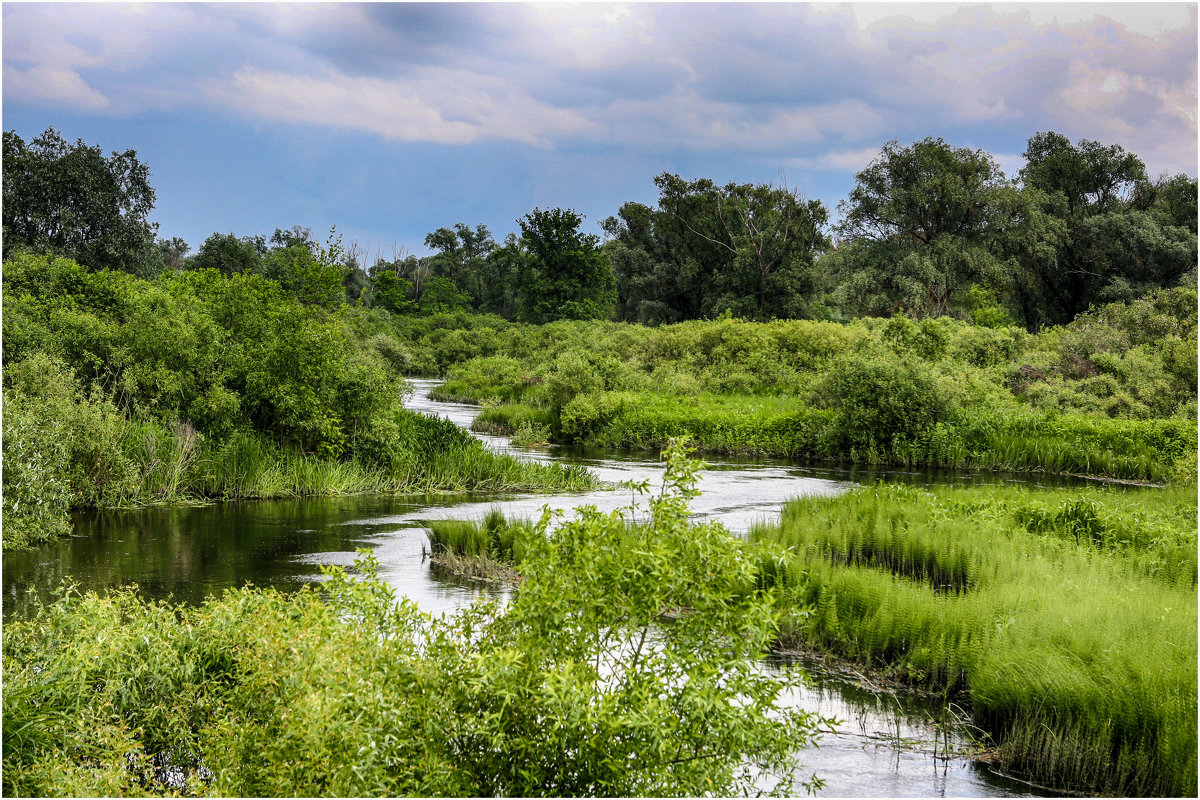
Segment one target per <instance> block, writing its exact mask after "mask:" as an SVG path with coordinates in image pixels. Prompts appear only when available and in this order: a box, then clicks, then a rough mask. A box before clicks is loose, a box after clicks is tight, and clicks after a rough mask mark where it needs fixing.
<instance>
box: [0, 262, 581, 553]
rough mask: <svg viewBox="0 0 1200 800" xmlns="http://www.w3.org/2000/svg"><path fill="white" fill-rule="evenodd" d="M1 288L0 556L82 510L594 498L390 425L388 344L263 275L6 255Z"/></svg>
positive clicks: (565, 476)
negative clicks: (365, 498)
mask: <svg viewBox="0 0 1200 800" xmlns="http://www.w3.org/2000/svg"><path fill="white" fill-rule="evenodd" d="M3 280H4V302H5V305H4V352H3V359H4V370H3V375H4V381H3V420H4V432H3V433H4V435H3V445H4V452H3V460H4V470H3V483H4V485H3V497H4V502H3V522H4V524H3V540H2V541H3V546H4V547H5V548H11V547H25V546H30V545H34V544H37V543H39V542H44V541H49V540H51V539H53V538H55V537H57V536H62V535H65V534H68V533H69V531H70V523H69V519H68V514H69V512H70V511H72V510H76V509H81V508H130V507H138V506H144V505H151V504H163V503H173V502H194V501H197V500H231V499H242V498H257V499H268V498H285V497H299V496H332V495H342V494H359V493H367V492H374V493H424V492H430V491H439V490H444V491H539V490H540V491H566V490H580V489H587V488H591V487H592V486H594V485H595V481H594V479H593V478H592V476H590V475H588V474H587V473H586V471H584V470H580V469H572V468H564V467H562V466H560V465H545V464H529V463H525V462H522V461H519V460H517V459H514V458H512V457H510V456H507V455H504V454H498V453H494V452H491V451H489V450H487V449H486V448H484V447H482V446H481V445H480V443H479V442H478V441H477V440H475V439H474V438H473V437H472V436H470V435H469V434H468V433H466V432H465V431H463V430H461V429H460V428H458V427H457V426H455V425H453V424H452V423H449V422H446V421H444V420H437V419H431V418H427V417H424V416H422V415H420V414H415V413H413V412H411V411H407V410H405V409H404V408H403V406H402V399H403V396H404V392H405V390H406V385H405V383H404V381H403V380H402V379H401V378H400V376H399V373H398V371H397V362H396V358H395V355H396V354H395V348H396V342H395V340H394V339H393V338H391V337H388V336H382V337H379V336H375V337H371V336H366V335H363V334H360V332H358V331H356V330H355V328H354V326H353V324H352V323H353V322H354V314H353V311H352V310H351V309H349V308H348V307H345V306H337V307H325V306H323V305H314V304H307V303H302V302H300V301H298V300H297V299H296V298H294V297H292V296H290V295H288V294H287V293H286V292H284V291H283V290H282V288H281V287H280V286H279V284H278V283H276V282H274V281H270V280H266V279H263V278H262V277H260V276H255V275H222V274H220V273H218V272H216V271H213V270H205V271H198V272H185V273H178V274H165V275H163V276H161V277H159V278H158V279H156V280H154V281H148V280H143V279H140V278H136V277H134V276H132V275H129V274H125V273H120V272H112V271H105V270H101V271H96V272H92V271H89V270H87V269H85V268H84V267H82V266H80V265H79V264H77V263H75V262H73V261H70V260H67V259H63V258H56V257H53V256H38V255H32V254H28V253H19V254H16V255H15V256H14V257H12V258H10V259H8V260H6V261H5V263H4V270H3Z"/></svg>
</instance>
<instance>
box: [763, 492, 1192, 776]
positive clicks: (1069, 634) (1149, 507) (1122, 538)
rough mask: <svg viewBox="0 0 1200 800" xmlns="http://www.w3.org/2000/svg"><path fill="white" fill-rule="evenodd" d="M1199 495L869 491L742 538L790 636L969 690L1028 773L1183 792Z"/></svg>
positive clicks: (795, 512) (799, 511)
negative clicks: (790, 611) (783, 613)
mask: <svg viewBox="0 0 1200 800" xmlns="http://www.w3.org/2000/svg"><path fill="white" fill-rule="evenodd" d="M1195 491H1196V489H1195V486H1194V485H1193V486H1192V487H1185V488H1176V489H1170V490H1165V491H1153V492H1152V491H1146V490H1141V491H1119V490H1113V489H1108V490H1104V489H1090V490H1085V491H1082V492H1081V491H1079V490H1074V491H1070V492H1066V491H1034V490H1029V489H1023V488H1012V487H1004V488H1000V487H986V488H976V489H938V490H935V491H933V492H922V491H919V490H914V489H912V488H903V487H890V486H877V487H873V488H866V489H861V490H858V491H855V492H851V493H849V494H847V495H844V496H842V497H838V498H833V499H809V500H800V501H795V502H793V503H790V504H789V505H788V506H787V507H786V508H785V510H784V513H783V515H782V518H781V520H780V522H779V523H778V524H774V525H766V524H763V525H759V526H757V527H755V528H754V529H753V530H752V531H751V535H750V540H751V542H752V543H753V545H754V546H756V547H759V548H761V549H760V552H759V554H758V557H759V559H760V574H761V576H762V578H761V580H762V582H763V584H764V585H771V586H774V587H776V589H777V591H778V592H779V594H780V596H781V597H782V598H784V602H785V604H787V605H789V606H790V607H793V608H795V609H797V613H796V614H794V615H793V617H792V618H791V620H790V623H789V624H788V625H787V626H786V627H785V629H784V631H783V633H782V637H783V640H784V641H783V643H785V644H786V643H788V640H790V641H791V642H792V643H803V644H806V645H809V646H815V647H819V648H823V649H827V650H831V651H833V652H836V653H839V654H841V655H843V656H845V657H848V658H852V659H856V660H859V661H861V662H863V663H864V664H867V665H870V666H873V667H876V668H882V669H887V670H890V671H892V672H893V673H894V674H896V675H898V676H899V677H902V678H904V679H906V680H909V681H912V682H915V683H919V684H922V685H924V686H926V687H928V688H931V689H934V690H938V691H942V692H945V693H947V694H952V693H962V694H963V695H965V696H966V698H968V699H969V701H970V707H971V709H972V712H973V714H974V718H975V720H974V721H975V723H976V724H977V725H978V726H979V727H980V728H982V729H983V730H984V731H986V732H987V733H988V734H990V735H991V736H992V737H993V738H994V740H995V741H996V742H997V743H998V749H997V753H998V756H999V759H1000V762H1001V765H1002V766H1003V768H1004V769H1006V770H1007V771H1009V772H1012V773H1014V774H1018V775H1021V776H1024V777H1027V778H1029V779H1031V780H1034V781H1036V782H1038V783H1041V784H1044V785H1049V786H1054V787H1058V788H1062V789H1067V790H1071V791H1082V792H1088V793H1100V794H1116V795H1169V796H1176V795H1182V796H1194V795H1195V792H1196V777H1197V760H1196V745H1197V739H1196V703H1197V692H1196V667H1197V664H1196V647H1197V641H1196V622H1197V619H1196V601H1197V595H1196V503H1195Z"/></svg>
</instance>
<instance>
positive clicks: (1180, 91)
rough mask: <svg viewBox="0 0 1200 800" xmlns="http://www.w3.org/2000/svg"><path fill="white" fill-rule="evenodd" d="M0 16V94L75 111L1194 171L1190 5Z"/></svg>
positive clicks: (112, 10)
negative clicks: (1046, 133) (1102, 148)
mask: <svg viewBox="0 0 1200 800" xmlns="http://www.w3.org/2000/svg"><path fill="white" fill-rule="evenodd" d="M3 13H4V24H5V27H4V81H5V86H4V88H5V92H6V97H7V98H10V99H15V100H21V101H27V102H38V103H41V104H43V105H54V104H60V105H63V106H65V107H70V108H73V109H76V110H81V111H87V112H91V113H99V114H130V113H137V112H139V111H147V110H161V109H175V110H185V111H186V110H188V109H191V108H193V107H194V106H195V105H196V104H197V103H202V104H203V105H204V107H205V108H207V109H209V110H211V109H217V110H220V111H221V112H222V113H225V114H228V115H231V116H234V117H236V118H241V119H251V120H264V119H268V120H281V121H287V122H291V123H295V124H299V125H321V126H326V127H333V128H343V129H354V130H360V131H367V132H370V133H373V134H375V135H378V136H381V137H384V138H387V139H391V140H398V141H426V142H437V143H445V144H456V145H468V144H471V143H474V142H478V141H480V140H483V139H504V140H510V141H516V142H521V143H525V144H529V145H533V146H536V147H539V148H567V149H571V148H584V147H590V148H593V149H594V148H596V147H606V148H622V149H624V150H625V151H626V152H630V153H633V152H637V153H641V154H645V153H648V152H657V153H662V152H667V151H670V150H672V149H683V150H688V151H692V152H716V151H720V150H730V151H736V152H749V153H753V154H756V156H762V157H767V156H773V157H774V158H776V160H777V161H778V162H779V163H784V162H785V161H788V160H789V159H792V160H793V161H792V162H789V163H797V164H799V163H800V162H801V161H804V162H806V163H811V164H813V165H818V164H821V165H826V166H813V167H812V168H813V169H831V168H832V166H830V165H833V164H836V163H838V160H839V158H843V156H844V154H850V153H864V152H867V151H868V150H871V149H872V148H877V147H878V146H879V144H881V143H882V141H885V140H887V139H892V138H896V139H900V140H908V141H911V140H913V139H919V138H923V137H925V136H928V135H934V136H943V137H944V138H946V139H947V141H951V142H952V143H954V144H958V145H962V146H982V145H981V141H982V140H986V141H989V142H992V143H993V146H994V147H995V148H996V149H999V150H1000V151H1002V152H1013V151H1014V150H1019V149H1023V144H1024V139H1025V138H1026V137H1028V136H1030V135H1032V134H1033V133H1035V132H1037V131H1039V130H1050V129H1054V130H1059V131H1061V132H1063V133H1065V134H1067V135H1069V136H1071V137H1072V138H1075V139H1078V138H1080V137H1087V138H1093V139H1100V140H1102V141H1106V142H1119V143H1121V144H1122V145H1124V146H1126V147H1127V148H1128V149H1130V150H1133V151H1134V152H1137V153H1139V154H1140V155H1143V157H1145V158H1146V159H1147V161H1148V163H1149V162H1154V163H1153V164H1152V165H1151V169H1152V171H1153V170H1155V169H1171V170H1180V169H1184V170H1187V171H1190V172H1193V173H1194V172H1195V161H1196V113H1195V110H1196V11H1195V8H1194V7H1193V6H1189V5H1187V4H1164V5H1148V4H1100V5H1093V4H1062V5H1049V4H1045V5H1043V4H1034V5H1030V6H1025V7H1021V6H1015V5H1010V4H999V5H954V4H912V5H909V4H891V3H883V4H843V5H810V4H740V3H739V4H629V5H623V4H614V5H603V6H601V5H593V4H573V5H572V4H563V5H547V4H533V5H528V6H523V5H510V4H482V5H480V4H455V3H445V4H442V3H425V4H386V3H380V4H374V3H366V4H337V5H330V4H307V3H300V4H293V5H274V4H272V5H261V4H245V5H243V4H197V5H181V4H146V5H110V4H82V5H74V4H73V5H59V4H41V3H38V4H8V5H5V7H4V11H3ZM197 86H199V87H202V88H201V91H199V92H197V90H196V87H197ZM960 137H961V138H960ZM963 138H966V139H968V141H963V140H962V139H963ZM798 153H800V154H802V155H797V154H798ZM861 166H862V165H859V168H861Z"/></svg>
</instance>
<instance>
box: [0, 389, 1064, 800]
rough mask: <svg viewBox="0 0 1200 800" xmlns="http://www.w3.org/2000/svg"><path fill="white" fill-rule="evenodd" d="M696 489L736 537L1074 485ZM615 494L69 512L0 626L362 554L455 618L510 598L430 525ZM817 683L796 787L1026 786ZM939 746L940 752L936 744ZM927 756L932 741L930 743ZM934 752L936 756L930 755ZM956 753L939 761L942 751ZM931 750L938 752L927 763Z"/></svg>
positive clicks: (640, 472)
mask: <svg viewBox="0 0 1200 800" xmlns="http://www.w3.org/2000/svg"><path fill="white" fill-rule="evenodd" d="M414 384H415V387H416V391H415V394H414V396H413V397H412V398H410V399H409V401H408V403H407V404H408V405H409V407H410V408H414V409H415V410H419V411H424V412H426V413H432V414H438V415H440V416H445V417H448V418H450V419H452V420H453V421H455V422H456V423H458V424H460V425H462V426H464V427H466V426H468V425H469V424H470V421H471V419H472V418H473V417H474V415H475V413H476V412H477V411H478V409H477V408H475V407H472V406H463V405H457V404H451V403H436V402H434V401H432V400H430V399H429V396H428V393H429V389H430V388H431V386H432V382H429V381H415V382H414ZM479 438H480V439H482V440H483V441H484V442H485V443H486V444H487V445H488V446H489V447H492V448H495V449H500V450H507V451H510V452H513V453H514V454H516V455H518V456H520V457H521V458H525V459H529V460H535V461H544V462H560V463H561V462H566V463H576V464H582V465H584V466H586V467H588V468H589V469H592V470H593V471H594V472H596V473H597V475H598V476H599V477H600V479H601V480H603V481H606V482H609V483H613V484H615V483H617V482H620V481H628V480H633V481H641V480H648V481H650V483H651V485H652V486H654V485H657V483H658V481H659V479H660V478H661V475H662V464H661V462H660V461H659V460H658V458H657V454H654V453H615V452H606V451H599V450H588V449H579V448H564V447H552V448H546V449H538V450H525V449H518V448H513V447H511V444H510V443H509V441H508V439H507V438H506V437H502V436H486V435H480V436H479ZM708 462H709V467H708V469H707V470H706V471H705V472H704V473H703V474H702V476H701V484H700V487H699V488H700V489H701V492H702V494H701V496H700V497H699V498H697V499H696V502H695V504H694V510H695V511H696V513H697V516H699V517H701V518H705V519H712V520H719V521H721V522H722V523H723V524H725V525H726V527H728V528H729V529H730V531H732V532H733V533H735V534H739V533H744V532H745V531H746V530H747V528H748V527H749V526H750V524H752V523H753V522H754V521H756V520H759V519H764V518H770V517H772V516H773V515H774V514H776V513H777V512H778V511H779V509H780V507H781V506H782V504H783V503H784V502H785V501H786V500H787V499H789V498H792V497H795V496H798V495H806V494H817V495H832V494H837V493H840V492H842V491H845V490H846V489H848V488H850V487H852V486H854V485H856V484H859V483H872V482H874V481H876V480H887V481H899V482H908V483H917V484H983V483H998V482H1007V481H1018V482H1022V483H1027V484H1035V485H1064V484H1071V483H1077V482H1078V481H1073V480H1072V479H1047V478H1043V477H1035V478H1031V477H1030V476H1003V475H995V474H986V473H976V474H966V473H938V472H929V471H911V470H908V471H905V470H868V469H861V468H858V469H856V468H853V467H849V468H841V467H836V466H829V465H811V464H799V463H796V462H788V461H782V460H777V459H757V460H756V459H732V458H724V457H720V458H711V459H708ZM630 500H631V498H630V493H629V492H628V491H627V490H619V489H618V490H604V491H594V492H587V493H580V494H565V495H556V496H544V495H479V494H472V495H445V494H442V495H428V496H405V497H391V496H352V497H338V498H305V499H295V500H279V501H256V502H230V503H222V504H215V505H207V506H183V507H180V506H175V507H161V508H147V509H138V510H132V511H106V512H91V513H81V514H77V515H76V516H75V518H74V530H75V535H74V536H71V537H67V538H64V539H62V540H59V541H56V542H52V543H49V544H46V545H44V546H42V547H39V548H37V549H35V550H28V551H13V552H6V553H5V555H4V564H3V578H4V583H3V592H4V595H3V614H4V617H5V618H6V619H8V618H12V617H13V616H14V615H16V616H24V615H27V614H28V613H30V611H31V610H32V600H31V598H32V597H34V596H40V597H42V598H46V597H48V596H49V595H50V593H51V591H52V590H53V589H54V588H55V587H57V586H58V585H59V584H60V583H61V582H62V581H63V580H64V579H69V580H71V581H73V582H75V583H76V584H77V585H78V586H79V587H80V588H82V589H95V590H98V591H105V590H108V589H111V588H113V587H116V586H120V585H127V584H131V583H136V584H137V585H138V587H139V591H140V592H141V593H142V594H143V595H144V596H145V597H147V598H153V599H159V598H172V599H174V600H175V601H178V602H184V603H189V604H196V603H200V602H202V601H203V600H204V598H205V597H208V596H212V595H216V594H219V593H220V592H222V591H223V590H224V589H226V588H228V587H234V586H241V585H243V584H246V583H253V584H254V585H257V586H269V587H274V588H277V589H281V590H288V589H294V588H296V587H298V586H301V585H303V584H304V583H306V582H310V581H314V580H319V579H320V577H321V573H320V568H321V566H322V565H325V564H349V563H351V562H352V561H353V559H354V557H355V551H356V550H357V549H359V548H369V549H370V550H372V551H373V552H374V553H375V555H376V557H377V558H378V559H379V563H380V577H381V578H383V579H384V580H386V581H387V582H388V583H389V584H390V585H392V586H393V587H394V588H395V589H396V591H397V593H398V594H402V595H407V596H408V597H410V598H411V599H413V600H414V601H416V602H417V604H418V605H419V606H420V607H421V608H423V609H424V610H426V611H429V612H432V613H435V614H436V613H442V612H452V611H454V610H455V609H458V608H461V607H463V606H464V605H466V604H468V603H469V602H471V600H472V599H473V598H475V597H477V596H480V595H483V594H489V595H491V596H496V597H498V598H499V599H501V600H504V599H506V597H507V592H506V590H504V589H496V588H489V587H486V586H481V585H477V584H473V583H471V582H468V581H463V580H459V579H455V578H454V577H452V576H448V575H446V574H445V573H444V572H442V571H440V570H435V569H433V568H432V567H431V565H430V563H429V560H428V559H427V558H426V553H427V551H428V547H429V544H428V538H427V535H426V530H427V528H426V525H427V522H428V520H431V519H443V518H449V517H454V518H459V519H464V518H467V519H479V518H482V517H483V515H484V514H486V513H487V512H488V511H489V510H491V509H492V508H496V507H498V508H500V509H501V510H502V511H504V513H506V514H508V515H510V516H517V517H527V518H536V517H537V516H538V515H539V514H540V513H541V509H542V508H543V507H544V506H550V507H551V508H556V509H561V510H563V511H564V513H569V511H570V510H571V509H573V508H575V507H576V506H579V505H585V504H587V505H595V506H597V507H598V508H600V509H601V510H611V509H614V508H618V507H622V506H628V505H629V503H630ZM807 666H808V667H809V672H810V674H811V675H812V676H813V677H814V683H813V685H812V686H811V687H810V688H808V689H805V690H804V691H803V692H801V693H799V694H798V695H797V696H795V697H791V698H788V699H787V702H788V703H795V704H798V705H800V706H803V707H804V708H808V709H810V710H815V711H819V712H820V713H822V714H825V715H831V716H835V717H838V718H839V719H841V720H843V724H842V725H841V726H839V728H838V730H837V732H836V733H835V734H828V735H826V736H824V737H823V739H822V741H821V743H820V747H819V749H813V750H807V751H805V752H803V753H801V754H798V758H799V759H800V760H801V761H802V762H803V763H804V764H805V769H804V771H803V774H805V775H807V774H809V773H811V772H816V773H817V774H818V775H820V776H821V777H822V778H823V779H825V780H826V781H827V787H828V788H827V789H826V791H825V794H829V795H835V796H897V797H898V796H946V795H958V796H968V795H969V796H1021V795H1031V793H1030V792H1029V791H1028V788H1029V787H1027V786H1024V785H1022V784H1018V783H1013V782H1010V781H1006V780H1004V779H1001V778H998V777H995V776H992V775H990V774H989V773H987V771H986V769H985V768H982V767H980V766H978V765H977V764H975V763H974V762H973V761H971V760H970V759H968V758H964V757H962V756H961V755H953V756H952V757H949V758H948V757H946V756H947V748H948V746H947V745H946V744H945V742H950V741H953V742H956V743H957V744H956V745H955V747H957V749H958V752H959V753H961V751H962V748H963V747H965V746H966V739H965V738H963V737H962V736H961V734H958V733H956V734H953V735H952V736H951V737H950V738H949V739H948V738H946V737H947V734H946V732H945V731H944V730H942V731H940V732H939V729H938V728H937V727H936V724H935V723H934V721H933V720H934V719H935V718H936V716H937V712H938V709H937V708H936V707H929V706H928V704H925V705H922V703H924V702H925V701H922V700H920V699H919V698H916V697H911V696H906V695H903V694H895V693H882V694H880V693H877V692H871V691H868V690H865V689H864V688H863V687H862V686H861V685H859V684H857V683H855V682H854V681H853V680H848V679H847V678H846V676H845V675H834V674H831V673H828V672H826V671H822V670H821V669H819V668H817V667H816V666H814V665H812V664H809V665H807ZM939 737H940V738H939ZM935 743H941V744H936V746H935ZM939 747H940V750H939V749H937V748H939ZM955 747H950V748H949V749H950V750H951V751H954V750H955ZM935 750H937V752H934V751H935Z"/></svg>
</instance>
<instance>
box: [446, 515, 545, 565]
mask: <svg viewBox="0 0 1200 800" xmlns="http://www.w3.org/2000/svg"><path fill="white" fill-rule="evenodd" d="M533 527H534V525H533V521H532V520H527V519H511V520H510V519H508V518H506V517H505V516H504V514H503V512H501V511H500V510H499V509H492V510H491V511H490V512H488V514H487V515H486V516H485V517H484V518H483V519H482V520H457V519H442V520H433V521H431V522H430V523H429V542H430V544H431V545H432V547H433V551H434V553H435V554H437V553H439V552H445V553H450V554H453V555H454V556H457V557H460V558H468V559H470V558H480V557H488V558H491V559H494V560H496V561H499V562H503V563H505V564H508V565H510V566H511V565H513V564H516V563H519V562H520V561H521V559H522V558H524V557H525V547H526V542H525V539H524V537H527V536H529V535H530V534H531V532H532V531H533Z"/></svg>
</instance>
